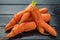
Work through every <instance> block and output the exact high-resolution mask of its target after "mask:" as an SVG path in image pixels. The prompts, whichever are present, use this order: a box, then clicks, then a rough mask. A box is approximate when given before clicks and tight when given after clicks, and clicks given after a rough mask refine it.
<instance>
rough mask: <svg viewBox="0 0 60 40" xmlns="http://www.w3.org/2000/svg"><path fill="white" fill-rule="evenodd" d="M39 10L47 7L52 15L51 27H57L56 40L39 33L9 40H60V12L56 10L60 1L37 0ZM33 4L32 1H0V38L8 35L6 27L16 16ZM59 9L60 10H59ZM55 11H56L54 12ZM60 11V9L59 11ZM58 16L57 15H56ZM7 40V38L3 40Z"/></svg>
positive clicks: (29, 33)
mask: <svg viewBox="0 0 60 40" xmlns="http://www.w3.org/2000/svg"><path fill="white" fill-rule="evenodd" d="M36 1H37V6H38V7H39V8H43V7H46V8H48V9H49V13H50V14H51V20H50V23H49V24H50V25H51V26H53V27H55V29H56V30H57V32H58V36H57V37H56V38H54V37H51V36H44V35H43V36H42V35H40V34H39V33H38V32H37V31H33V32H28V33H24V34H22V35H20V36H18V37H17V36H16V37H14V38H12V39H9V40H19V39H53V40H55V39H60V31H59V30H60V12H59V11H56V10H55V9H56V8H57V6H60V0H36ZM30 3H31V0H0V38H2V37H3V36H5V35H6V34H7V33H6V32H5V30H4V27H5V25H6V24H7V23H8V22H9V21H10V20H11V18H12V17H13V15H14V14H16V13H17V12H18V11H21V10H23V9H24V8H26V7H27V6H28V4H30ZM58 9H59V8H58ZM54 10H55V11H54ZM59 10H60V9H59ZM55 14H57V15H55ZM3 39H4V40H5V38H3Z"/></svg>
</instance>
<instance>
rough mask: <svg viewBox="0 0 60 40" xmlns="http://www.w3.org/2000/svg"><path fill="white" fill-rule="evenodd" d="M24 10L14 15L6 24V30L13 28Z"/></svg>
mask: <svg viewBox="0 0 60 40" xmlns="http://www.w3.org/2000/svg"><path fill="white" fill-rule="evenodd" d="M23 13H24V11H20V12H18V13H17V14H15V15H14V17H13V18H12V19H11V20H10V22H9V23H8V24H7V25H6V26H5V30H6V31H8V30H9V29H11V28H12V27H13V26H14V25H15V24H16V23H17V22H18V21H19V20H20V19H21V17H22V15H23Z"/></svg>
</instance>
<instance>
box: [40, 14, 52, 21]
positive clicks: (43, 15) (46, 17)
mask: <svg viewBox="0 0 60 40" xmlns="http://www.w3.org/2000/svg"><path fill="white" fill-rule="evenodd" d="M41 17H42V19H43V20H44V21H45V22H49V21H50V19H51V15H50V14H49V13H47V14H41Z"/></svg>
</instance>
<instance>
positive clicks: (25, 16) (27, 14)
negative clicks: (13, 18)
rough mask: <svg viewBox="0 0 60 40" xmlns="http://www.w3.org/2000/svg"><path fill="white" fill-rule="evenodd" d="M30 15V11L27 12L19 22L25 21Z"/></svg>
mask: <svg viewBox="0 0 60 40" xmlns="http://www.w3.org/2000/svg"><path fill="white" fill-rule="evenodd" d="M29 16H30V13H29V12H26V13H25V14H24V15H23V16H22V17H21V20H20V22H19V23H23V22H24V21H26V20H27V19H28V18H29Z"/></svg>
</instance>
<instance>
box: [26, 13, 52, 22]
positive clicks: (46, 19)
mask: <svg viewBox="0 0 60 40" xmlns="http://www.w3.org/2000/svg"><path fill="white" fill-rule="evenodd" d="M41 17H42V19H43V20H44V21H45V22H49V21H50V19H51V15H50V14H48V13H46V14H41ZM26 21H33V18H32V17H31V16H30V17H29V18H28V19H26Z"/></svg>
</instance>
